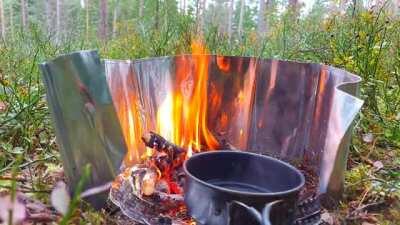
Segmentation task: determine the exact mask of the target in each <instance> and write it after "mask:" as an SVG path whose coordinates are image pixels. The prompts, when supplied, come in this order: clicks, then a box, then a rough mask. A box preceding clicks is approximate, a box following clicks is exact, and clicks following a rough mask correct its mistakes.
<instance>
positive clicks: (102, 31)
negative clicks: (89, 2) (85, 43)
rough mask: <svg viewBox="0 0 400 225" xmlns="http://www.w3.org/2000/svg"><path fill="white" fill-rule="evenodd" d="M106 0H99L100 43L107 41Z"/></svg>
mask: <svg viewBox="0 0 400 225" xmlns="http://www.w3.org/2000/svg"><path fill="white" fill-rule="evenodd" d="M107 10H108V9H107V0H100V24H99V36H100V39H101V40H102V41H106V40H107V32H108V30H107V14H108V11H107Z"/></svg>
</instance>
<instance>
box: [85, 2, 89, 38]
mask: <svg viewBox="0 0 400 225" xmlns="http://www.w3.org/2000/svg"><path fill="white" fill-rule="evenodd" d="M85 7H86V27H85V30H86V34H85V36H86V43H88V42H89V0H86V3H85Z"/></svg>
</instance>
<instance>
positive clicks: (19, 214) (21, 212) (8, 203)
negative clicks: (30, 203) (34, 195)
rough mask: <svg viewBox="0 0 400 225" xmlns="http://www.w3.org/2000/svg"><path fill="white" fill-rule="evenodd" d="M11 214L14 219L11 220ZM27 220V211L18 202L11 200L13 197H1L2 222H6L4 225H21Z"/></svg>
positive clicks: (0, 218) (0, 216) (0, 213)
mask: <svg viewBox="0 0 400 225" xmlns="http://www.w3.org/2000/svg"><path fill="white" fill-rule="evenodd" d="M10 212H12V218H11V221H9V219H10ZM25 218H26V209H25V206H24V205H23V204H21V202H19V201H18V200H14V201H13V200H11V196H10V195H7V196H4V197H0V220H2V221H5V223H4V224H8V223H9V222H11V224H19V223H21V222H22V221H23V220H24V219H25Z"/></svg>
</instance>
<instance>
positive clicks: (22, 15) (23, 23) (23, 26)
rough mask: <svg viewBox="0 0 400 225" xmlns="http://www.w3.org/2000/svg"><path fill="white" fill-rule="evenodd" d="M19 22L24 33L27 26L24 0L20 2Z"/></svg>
mask: <svg viewBox="0 0 400 225" xmlns="http://www.w3.org/2000/svg"><path fill="white" fill-rule="evenodd" d="M21 21H22V29H23V30H24V31H26V28H27V26H28V2H27V1H26V0H21Z"/></svg>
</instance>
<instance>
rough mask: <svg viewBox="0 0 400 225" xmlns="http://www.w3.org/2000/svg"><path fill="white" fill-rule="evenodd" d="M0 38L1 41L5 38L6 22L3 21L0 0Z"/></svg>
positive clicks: (0, 1)
mask: <svg viewBox="0 0 400 225" xmlns="http://www.w3.org/2000/svg"><path fill="white" fill-rule="evenodd" d="M0 26H1V29H0V32H1V34H0V37H2V38H3V39H5V38H6V21H5V19H4V5H3V0H0Z"/></svg>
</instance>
